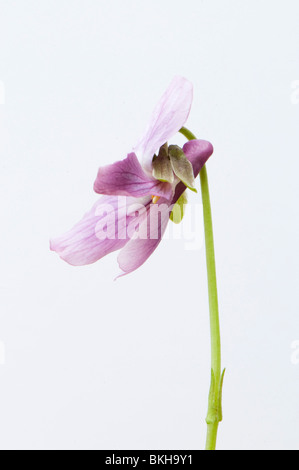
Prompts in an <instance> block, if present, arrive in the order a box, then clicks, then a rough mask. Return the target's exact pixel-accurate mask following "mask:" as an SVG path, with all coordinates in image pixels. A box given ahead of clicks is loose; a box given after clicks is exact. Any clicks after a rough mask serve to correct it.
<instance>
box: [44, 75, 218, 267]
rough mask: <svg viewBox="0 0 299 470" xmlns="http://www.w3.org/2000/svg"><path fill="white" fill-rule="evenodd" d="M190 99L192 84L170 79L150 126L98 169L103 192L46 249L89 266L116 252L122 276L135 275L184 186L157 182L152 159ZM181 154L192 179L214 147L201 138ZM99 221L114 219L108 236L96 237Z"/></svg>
mask: <svg viewBox="0 0 299 470" xmlns="http://www.w3.org/2000/svg"><path fill="white" fill-rule="evenodd" d="M192 97H193V89H192V84H191V83H190V82H189V81H188V80H186V79H185V78H182V77H175V78H174V79H173V81H172V82H171V84H170V86H169V87H168V89H167V90H166V92H165V93H164V95H163V96H162V98H161V99H160V101H159V103H158V105H157V106H156V108H155V110H154V112H153V115H152V117H151V120H150V123H149V126H148V128H147V130H146V132H145V134H144V136H143V137H142V138H141V139H140V140H139V142H138V144H137V145H136V146H135V147H134V149H133V150H134V151H133V152H131V153H129V154H128V156H127V158H125V159H124V160H121V161H118V162H116V163H113V164H112V165H108V166H105V167H101V168H100V169H99V171H98V175H97V178H96V181H95V183H94V190H95V192H97V193H99V194H102V195H103V196H102V198H100V199H99V200H98V201H97V203H96V204H95V205H94V207H93V208H92V209H91V210H90V211H89V212H88V213H87V214H86V215H85V216H84V217H83V219H82V220H81V221H80V222H78V223H77V224H76V225H75V226H74V227H73V228H72V229H71V230H70V231H69V232H67V233H66V234H65V235H63V236H60V237H58V238H56V239H53V240H51V243H50V247H51V250H53V251H56V252H57V253H58V254H59V256H60V257H61V258H62V259H63V260H65V261H67V262H68V263H69V264H72V265H75V266H81V265H85V264H91V263H94V262H95V261H97V260H99V259H101V258H102V257H103V256H105V255H107V254H108V253H111V252H113V251H116V250H120V253H119V255H118V264H119V267H120V269H121V271H122V274H128V273H130V272H132V271H134V270H135V269H137V268H139V267H140V266H141V265H142V264H143V263H144V262H145V261H146V260H147V258H148V257H149V256H150V255H151V254H152V253H153V251H154V250H155V249H156V248H157V246H158V245H159V243H160V241H161V239H162V237H163V234H164V232H165V229H166V227H167V224H168V221H169V215H170V212H171V209H172V207H173V204H175V202H176V201H177V200H178V199H179V197H180V196H181V195H182V193H183V192H184V191H185V190H186V186H185V184H184V183H183V182H182V181H180V179H179V178H178V177H177V176H176V175H174V177H173V178H172V179H171V181H170V180H169V181H170V182H169V181H168V182H167V181H161V180H160V179H156V178H155V177H154V176H153V158H154V155H155V154H158V153H159V149H160V148H161V147H162V146H163V145H164V144H165V143H166V142H167V141H169V139H171V138H172V137H173V136H174V135H175V134H176V133H177V132H178V131H179V130H180V129H181V128H182V127H183V126H184V124H185V122H186V120H187V118H188V115H189V112H190V108H191V104H192ZM182 150H183V153H184V155H185V156H186V157H187V159H188V160H189V162H191V164H192V168H193V173H194V177H195V178H196V177H197V175H198V173H199V172H200V170H201V168H202V167H203V166H204V164H205V163H206V161H207V160H208V158H209V157H210V156H211V155H212V153H213V147H212V145H211V144H210V143H209V142H206V141H204V140H192V141H189V142H187V143H186V144H185V145H184V146H183V149H182ZM189 165H190V164H189ZM192 176H193V175H192ZM153 197H154V199H153ZM152 199H153V200H154V202H155V203H156V204H155V206H156V208H157V210H158V211H159V210H160V212H161V215H160V216H159V217H158V218H157V219H155V220H157V221H158V222H157V224H158V227H154V228H153V227H150V224H151V221H150V215H151V207H152V206H153V204H152ZM134 203H138V204H142V206H143V208H144V210H143V211H139V212H138V211H136V214H135V213H134V214H133V215H132V214H130V216H128V210H129V208H130V206H131V205H132V204H134ZM120 206H121V207H120ZM103 208H105V210H104V211H103V210H102V209H103ZM106 208H107V209H106ZM166 209H169V210H166ZM103 212H104V213H103ZM103 218H105V220H108V219H109V220H112V221H113V227H114V229H115V233H114V234H113V236H107V237H102V236H99V231H98V227H99V226H100V225H101V223H102V222H103ZM134 223H135V224H136V227H138V228H136V234H135V235H134V234H133V236H132V233H131V232H132V230H127V229H128V228H129V225H130V227H132V224H133V225H134ZM120 227H122V229H121V231H120ZM149 227H150V228H149ZM152 230H154V232H155V235H154V236H152ZM120 232H121V233H120ZM128 232H130V233H128ZM140 233H143V236H142V237H141V236H138V235H139V234H140ZM144 233H146V234H147V236H144ZM110 235H111V234H110Z"/></svg>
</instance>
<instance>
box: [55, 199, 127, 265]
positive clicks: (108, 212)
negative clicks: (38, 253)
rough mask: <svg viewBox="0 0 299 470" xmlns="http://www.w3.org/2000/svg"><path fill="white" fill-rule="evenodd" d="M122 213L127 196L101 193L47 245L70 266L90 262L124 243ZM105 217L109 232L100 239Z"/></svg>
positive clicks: (124, 210)
mask: <svg viewBox="0 0 299 470" xmlns="http://www.w3.org/2000/svg"><path fill="white" fill-rule="evenodd" d="M126 213H127V198H121V197H107V196H104V197H102V198H101V199H99V201H98V202H97V203H96V204H95V205H94V206H93V208H92V209H91V211H89V212H88V213H87V214H85V216H84V217H83V219H82V220H81V221H80V222H78V223H77V224H76V225H75V226H74V227H73V228H72V229H71V230H70V231H68V232H67V233H65V234H64V235H62V236H60V237H58V238H56V239H53V240H51V242H50V248H51V250H53V251H56V252H57V253H58V255H59V256H60V257H61V258H62V259H63V260H64V261H66V262H67V263H69V264H71V265H73V266H82V265H86V264H91V263H94V262H96V261H97V260H99V259H100V258H103V256H105V255H107V254H108V253H111V252H113V251H116V250H119V249H120V248H122V247H123V246H124V245H125V244H126V243H127V242H128V239H127V234H126V224H127V221H128V220H129V219H127V218H126ZM105 220H106V221H109V222H110V233H109V234H108V235H107V238H103V237H102V238H101V236H100V235H101V232H100V230H102V226H101V224H103V223H104V221H105Z"/></svg>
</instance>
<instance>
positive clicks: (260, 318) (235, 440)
mask: <svg viewBox="0 0 299 470" xmlns="http://www.w3.org/2000/svg"><path fill="white" fill-rule="evenodd" d="M298 15H299V4H298V0H283V1H282V0H281V1H279V0H271V1H270V0H263V1H260V0H243V1H242V2H241V1H239V0H185V2H179V1H177V0H171V1H170V0H159V1H158V0H151V1H150V2H141V1H139V0H138V1H137V0H112V1H109V2H107V1H103V0H84V1H83V0H43V1H40V0H26V1H23V0H10V1H7V0H1V1H0V80H1V81H2V83H3V84H4V86H5V104H3V101H4V100H3V99H2V104H1V105H0V116H1V127H0V131H1V139H0V152H1V163H0V169H1V173H0V211H1V212H0V214H1V219H0V220H1V232H0V241H1V244H0V250H1V262H0V275H1V278H0V281H1V284H0V289H1V312H0V344H1V348H0V351H1V361H0V416H1V419H0V447H1V448H3V449H156V450H159V449H200V448H203V447H204V442H205V432H206V425H205V421H204V420H205V415H206V409H207V395H208V388H209V381H210V342H209V321H208V303H207V286H206V273H205V256H204V250H203V249H201V250H197V251H194V250H193V251H192V250H191V251H190V250H186V249H185V248H186V245H185V241H184V240H179V241H173V240H169V241H166V240H165V241H164V243H163V242H162V244H161V245H160V246H159V248H158V250H157V251H156V252H155V253H154V255H153V256H152V257H151V258H150V259H149V261H148V262H147V263H146V264H145V265H144V266H143V267H142V268H141V269H139V270H138V271H137V272H135V273H133V274H131V275H129V276H127V277H124V278H122V279H120V280H118V281H116V282H114V280H113V279H114V277H115V275H116V274H117V273H118V267H117V263H116V257H115V255H110V256H108V257H107V258H105V259H103V260H101V261H100V262H98V263H96V264H94V265H92V266H87V267H82V268H74V267H71V266H69V265H67V264H65V263H64V262H63V261H61V260H60V259H59V257H58V256H57V255H56V254H55V253H52V252H50V251H49V238H50V237H53V236H57V235H60V234H62V233H63V232H64V231H65V230H67V229H69V228H70V227H71V226H72V225H73V223H75V222H76V221H77V220H79V219H80V218H81V216H82V215H83V213H84V212H86V211H87V210H88V209H89V208H90V207H91V205H92V204H93V203H94V201H96V199H97V196H96V195H95V194H93V191H92V185H93V181H94V179H95V176H96V173H97V169H98V167H99V166H100V165H103V164H106V163H109V162H113V161H115V160H119V159H121V158H123V157H125V155H126V153H127V152H129V151H130V150H131V148H132V146H133V145H135V143H136V141H137V140H138V138H139V136H140V135H141V133H142V132H143V130H144V128H145V126H146V124H147V121H148V119H149V117H150V114H151V112H152V109H153V107H154V106H155V104H156V102H157V101H158V99H159V98H160V96H161V94H162V93H163V92H164V90H165V88H166V87H167V86H168V84H169V82H170V81H171V79H172V78H173V76H174V75H176V74H179V75H183V76H185V77H187V78H188V79H189V80H191V81H192V82H193V84H194V102H193V107H192V111H191V114H190V118H189V121H188V127H189V128H190V129H191V130H192V131H193V132H194V133H196V134H197V135H198V136H199V137H201V138H204V139H207V140H210V141H211V142H212V143H213V145H214V147H215V153H214V155H213V157H212V158H211V160H210V161H209V163H208V173H209V179H210V189H211V198H212V204H213V217H214V229H215V243H216V256H217V268H218V283H219V302H220V314H221V326H222V349H223V366H225V367H226V368H227V373H226V377H225V383H224V391H223V412H224V421H223V423H222V424H221V426H220V430H219V439H218V448H219V449H298V448H299V435H298V434H299V433H298V421H299V405H298V396H299V395H298V394H299V353H298V351H297V350H298V349H299V348H298V342H297V343H296V341H298V340H299V316H298V314H299V305H298V245H297V243H298V196H299V194H298V171H299V165H298V150H299V140H298V124H299V103H298V102H299V99H298V98H299V93H297V94H296V92H295V90H294V89H293V88H292V86H298V83H297V85H296V83H294V82H295V81H298V80H299V47H298V44H299V30H298ZM175 142H177V143H178V144H180V143H183V142H184V140H183V138H182V136H179V137H178V139H175ZM190 200H191V204H194V205H195V204H196V203H200V196H199V195H197V196H192V197H191V199H190ZM194 207H195V206H194ZM199 209H200V208H199ZM296 348H297V349H296ZM3 350H5V351H3ZM4 352H5V358H4V357H3V355H4V354H3V353H4Z"/></svg>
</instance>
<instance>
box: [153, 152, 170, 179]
mask: <svg viewBox="0 0 299 470" xmlns="http://www.w3.org/2000/svg"><path fill="white" fill-rule="evenodd" d="M153 177H154V178H155V179H157V180H159V181H162V182H165V183H173V182H174V174H173V170H172V165H171V162H170V159H169V157H168V145H167V143H166V144H164V145H162V147H161V148H160V150H159V155H158V156H157V155H155V156H154V158H153Z"/></svg>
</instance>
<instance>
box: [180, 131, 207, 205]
mask: <svg viewBox="0 0 299 470" xmlns="http://www.w3.org/2000/svg"><path fill="white" fill-rule="evenodd" d="M213 151H214V149H213V145H212V144H210V142H207V141H205V140H190V141H189V142H187V143H186V144H185V145H184V147H183V152H184V154H185V155H186V157H187V158H188V160H189V161H190V162H191V163H192V166H193V173H194V177H195V178H196V177H197V175H198V174H199V172H200V170H201V169H202V167H203V166H204V165H205V164H206V162H207V161H208V159H209V158H210V156H211V155H212V154H213ZM185 190H186V186H185V185H184V184H183V183H179V184H178V185H177V186H176V189H175V194H174V197H173V200H172V204H174V203H175V202H176V201H177V200H178V199H179V197H180V196H181V195H182V194H183V192H184V191H185Z"/></svg>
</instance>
